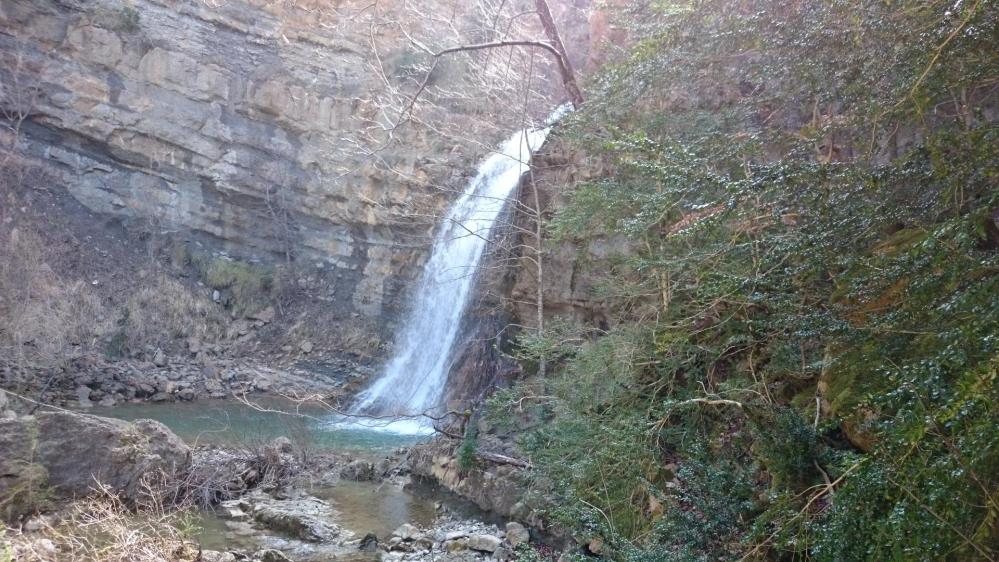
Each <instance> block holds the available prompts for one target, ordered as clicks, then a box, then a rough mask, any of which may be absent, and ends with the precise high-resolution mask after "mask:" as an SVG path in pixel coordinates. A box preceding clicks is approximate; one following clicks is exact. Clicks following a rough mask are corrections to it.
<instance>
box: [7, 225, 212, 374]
mask: <svg viewBox="0 0 999 562" xmlns="http://www.w3.org/2000/svg"><path fill="white" fill-rule="evenodd" d="M51 255H52V252H51V251H50V249H49V248H48V247H47V246H46V244H45V242H44V241H43V239H42V237H41V236H39V235H38V234H36V233H35V232H32V231H31V230H28V229H21V228H3V229H0V318H3V319H4V321H3V322H2V323H0V357H3V358H7V359H9V360H11V361H13V362H14V363H15V364H17V365H18V366H20V367H23V368H48V367H53V366H56V365H59V364H60V363H62V362H63V361H65V360H66V359H68V358H70V357H73V356H77V355H79V354H81V353H84V352H93V351H102V352H105V351H106V352H110V353H111V354H112V355H124V354H126V353H128V352H130V351H133V350H144V349H148V348H163V349H164V350H174V351H183V349H184V346H185V341H186V340H187V338H189V337H196V338H198V339H199V340H200V341H202V342H204V343H206V344H211V343H215V342H218V341H221V340H222V339H224V337H225V332H226V325H227V323H228V319H227V317H226V315H225V313H224V311H222V310H221V309H220V307H219V306H217V305H216V304H215V303H213V302H211V300H210V299H209V298H208V296H207V295H197V294H195V293H194V292H193V291H191V290H190V289H189V288H188V287H186V286H185V285H184V284H183V283H181V282H179V281H177V280H176V279H173V278H171V277H170V276H169V275H168V274H167V273H165V272H162V271H155V272H153V273H151V274H149V275H147V276H146V277H145V278H142V279H134V280H133V281H134V282H130V283H129V284H128V286H122V287H121V288H120V290H119V289H115V292H119V293H120V292H126V291H127V292H126V293H125V295H126V298H125V299H124V302H123V304H118V305H117V306H114V305H111V304H108V303H107V302H106V301H102V298H101V296H100V294H99V292H98V290H97V288H96V287H94V286H92V285H91V284H90V282H88V281H87V280H85V279H68V278H66V277H64V276H61V275H59V273H57V272H56V271H55V270H54V269H53V267H52V266H50V263H51ZM119 302H120V301H119Z"/></svg>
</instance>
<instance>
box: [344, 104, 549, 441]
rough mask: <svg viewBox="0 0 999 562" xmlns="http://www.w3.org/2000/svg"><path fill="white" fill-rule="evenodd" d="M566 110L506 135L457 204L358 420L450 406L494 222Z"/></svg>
mask: <svg viewBox="0 0 999 562" xmlns="http://www.w3.org/2000/svg"><path fill="white" fill-rule="evenodd" d="M564 111H565V110H563V109H560V110H558V111H556V112H555V114H553V115H552V117H551V118H550V119H549V121H548V123H547V124H546V126H545V127H544V128H540V129H528V130H523V131H519V132H517V133H516V134H514V135H513V136H512V137H510V138H509V139H508V140H507V141H506V142H504V143H503V144H502V145H501V146H500V148H499V149H498V150H497V151H496V152H495V153H494V154H492V155H491V156H489V157H488V158H487V159H486V160H485V161H484V162H482V164H481V165H480V166H479V169H478V173H477V174H476V175H475V178H473V179H472V180H471V182H469V184H468V186H467V187H466V189H465V192H464V193H463V194H462V195H461V197H460V198H459V199H458V200H457V201H456V202H455V203H454V205H452V207H451V209H450V211H449V212H448V215H447V217H446V219H445V221H444V224H443V225H441V228H440V231H439V232H438V233H437V236H436V238H435V240H434V245H433V249H432V252H431V254H430V259H429V260H428V261H427V264H426V266H425V267H424V270H423V273H422V275H421V277H420V282H419V285H418V287H417V290H416V292H415V295H414V296H415V300H414V301H413V304H412V307H411V308H410V309H409V311H408V315H407V317H406V319H405V321H404V322H403V324H402V325H401V329H400V331H399V333H398V334H397V337H396V345H395V353H394V355H393V356H392V358H391V359H390V360H389V361H388V363H387V364H386V366H385V370H384V371H383V373H382V374H381V376H380V377H379V378H378V379H377V380H376V381H375V382H374V384H372V385H371V386H370V387H369V388H368V389H367V390H365V391H364V392H363V393H361V394H360V395H359V396H358V398H357V401H356V403H355V404H354V406H353V408H352V409H351V413H353V414H357V415H360V416H368V418H366V419H365V418H360V419H361V421H360V422H357V423H359V424H361V425H366V426H369V427H374V428H383V429H386V430H389V431H394V432H399V433H424V432H428V431H432V424H431V423H430V420H429V418H427V417H424V416H425V415H427V414H433V413H435V412H440V411H442V409H443V408H442V407H443V403H442V402H443V400H444V394H445V385H446V384H447V377H448V372H449V370H450V361H451V356H452V351H453V347H454V345H455V341H456V340H457V338H458V330H459V328H460V327H461V320H462V317H463V316H464V312H465V308H466V306H467V304H468V298H469V294H470V293H471V290H472V286H473V282H474V277H475V272H476V269H477V268H478V265H479V261H480V259H481V258H482V253H483V251H484V250H485V248H486V245H487V244H488V241H489V236H490V233H491V232H492V229H493V225H494V224H495V223H496V219H497V217H498V216H499V214H500V213H501V212H502V211H503V209H504V207H505V206H506V202H507V199H508V198H509V196H510V193H511V192H513V190H514V189H515V188H516V187H517V184H518V183H520V177H521V176H522V175H523V174H524V172H526V171H527V169H528V166H529V162H530V158H531V154H532V151H533V150H537V149H538V148H539V147H540V146H541V144H542V143H543V142H544V140H545V138H546V137H547V136H548V132H549V131H550V129H551V124H552V123H553V122H554V121H555V120H556V119H557V118H558V117H559V116H560V115H561V114H562V113H563V112H564Z"/></svg>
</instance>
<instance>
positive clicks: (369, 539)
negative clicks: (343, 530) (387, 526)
mask: <svg viewBox="0 0 999 562" xmlns="http://www.w3.org/2000/svg"><path fill="white" fill-rule="evenodd" d="M357 549H358V550H360V551H361V552H375V551H377V550H378V536H377V535H375V534H374V533H368V534H366V535H364V538H363V539H361V542H360V543H358V545H357Z"/></svg>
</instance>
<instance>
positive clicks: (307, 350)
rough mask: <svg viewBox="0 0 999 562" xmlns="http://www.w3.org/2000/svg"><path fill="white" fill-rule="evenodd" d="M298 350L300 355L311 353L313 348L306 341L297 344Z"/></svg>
mask: <svg viewBox="0 0 999 562" xmlns="http://www.w3.org/2000/svg"><path fill="white" fill-rule="evenodd" d="M298 348H299V349H301V350H302V353H312V350H313V349H314V348H315V346H313V345H312V342H310V341H308V340H306V341H303V342H302V343H301V344H299V346H298Z"/></svg>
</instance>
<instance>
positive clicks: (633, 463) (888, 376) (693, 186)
mask: <svg viewBox="0 0 999 562" xmlns="http://www.w3.org/2000/svg"><path fill="white" fill-rule="evenodd" d="M620 15H621V17H622V24H621V25H622V27H623V28H624V29H627V30H628V32H629V33H630V34H631V40H632V42H633V44H632V47H631V48H630V51H629V55H628V57H627V58H626V59H624V60H622V61H621V62H620V63H618V64H616V65H613V66H612V67H611V68H609V69H608V70H607V71H606V72H604V73H603V74H602V75H601V76H600V77H599V78H598V79H596V80H595V81H594V82H593V83H592V84H591V87H590V98H589V100H588V102H587V106H586V108H584V110H583V111H582V112H580V113H579V114H577V115H576V116H575V117H574V119H573V122H572V123H571V124H570V125H569V126H568V130H567V131H565V132H564V133H563V134H562V135H561V142H565V143H571V144H573V145H575V146H576V147H577V148H580V149H582V150H584V151H585V152H587V153H588V154H590V155H591V156H593V157H594V158H599V159H600V160H602V161H605V162H607V163H608V164H609V166H610V167H612V169H613V170H614V171H613V173H612V174H609V175H608V176H607V177H605V178H604V179H603V180H600V181H596V182H590V183H586V184H581V185H573V186H565V188H566V193H565V197H566V199H567V203H566V205H565V206H564V207H563V208H562V209H561V210H560V212H559V213H558V215H557V216H556V217H555V219H554V222H553V224H552V228H551V231H552V232H553V233H554V236H553V239H552V240H550V243H551V244H569V243H572V244H576V245H585V244H587V243H588V242H589V241H590V240H593V239H595V238H601V237H609V236H616V237H625V238H627V239H629V240H630V241H631V242H632V243H631V244H630V245H629V247H631V248H634V249H635V250H634V251H631V252H628V253H625V254H622V255H620V256H618V261H619V266H617V267H615V269H614V271H613V273H612V274H610V273H608V274H605V275H606V283H604V285H603V286H602V288H601V294H600V296H601V298H602V299H605V300H607V301H608V302H609V303H611V305H612V307H613V309H614V313H615V315H616V317H615V318H614V320H615V322H614V325H613V326H611V328H610V329H609V330H608V331H607V333H605V334H604V333H601V334H599V335H597V334H596V333H595V332H594V331H593V330H591V329H588V328H586V327H584V326H575V327H573V326H571V325H570V324H567V323H565V322H553V323H551V324H550V325H549V326H550V327H551V328H553V329H552V330H549V331H548V332H546V333H542V334H531V335H530V336H528V337H526V338H525V339H524V341H523V342H522V345H523V352H524V355H525V357H526V358H528V359H530V360H532V361H536V360H537V359H538V358H540V357H545V358H547V359H548V364H549V365H556V369H555V371H556V373H555V374H550V375H549V376H548V377H547V378H546V380H544V381H543V382H542V383H541V387H540V388H539V387H538V383H536V382H535V383H534V384H533V386H531V387H530V388H529V389H528V387H525V389H524V390H523V392H524V393H525V394H526V393H532V394H545V395H551V396H553V397H554V399H552V400H550V401H546V402H543V403H542V406H543V408H544V410H545V411H544V412H543V415H544V416H548V417H550V419H551V420H552V421H551V423H546V424H544V426H543V427H541V428H540V429H537V430H535V431H534V432H533V433H532V434H531V435H528V436H526V437H525V440H524V445H525V447H526V448H527V450H528V451H529V452H530V453H531V455H532V460H533V461H534V462H535V463H536V464H537V465H538V466H539V467H540V469H541V472H542V474H543V475H544V478H543V480H544V482H550V483H553V486H554V489H555V491H556V493H557V495H558V497H559V500H560V501H559V504H560V507H559V508H558V509H557V510H553V511H552V512H551V513H550V514H549V516H550V517H552V518H553V519H555V520H557V521H559V522H561V523H562V524H563V525H565V526H567V527H568V528H569V529H571V530H572V532H573V533H574V534H575V535H576V537H577V538H578V539H580V540H589V539H590V538H592V537H595V536H599V537H601V538H602V539H603V540H604V541H606V543H607V544H608V545H609V548H608V549H606V550H605V551H601V553H602V554H605V555H607V556H610V557H614V558H620V559H632V560H715V559H747V558H748V559H768V558H773V559H816V560H865V559H867V560H926V559H991V558H994V557H995V556H996V555H997V554H999V519H997V517H999V408H997V406H996V403H997V399H999V389H997V386H996V373H997V367H999V275H997V274H999V253H997V249H999V230H997V226H999V225H997V214H999V189H997V188H996V186H997V184H999V182H997V179H999V150H997V142H996V141H997V137H999V129H997V127H996V116H997V114H999V99H997V96H996V93H995V92H996V90H997V88H996V78H995V77H996V76H999V57H997V56H996V54H997V53H996V47H995V46H996V45H997V44H999V41H997V40H999V37H997V30H999V7H997V6H996V5H995V4H993V3H989V2H984V1H972V2H957V3H954V2H951V1H947V2H942V1H924V0H919V1H916V0H903V1H901V2H890V3H889V2H880V1H864V2H852V1H851V2H847V1H828V2H807V1H805V2H786V1H783V0H782V1H778V0H743V1H736V2H733V1H731V0H702V1H696V2H695V1H689V2H684V1H672V2H645V3H635V4H634V5H630V6H629V7H628V8H626V9H624V10H623V13H622V14H620ZM590 274H591V275H599V273H598V272H590ZM556 332H557V333H556ZM567 334H569V335H567ZM517 399H518V397H517V396H516V395H514V396H513V397H512V400H511V403H512V402H514V401H516V400H517ZM493 409H494V410H495V409H496V408H495V407H494V408H493Z"/></svg>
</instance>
